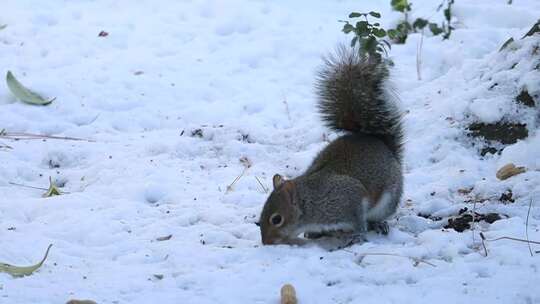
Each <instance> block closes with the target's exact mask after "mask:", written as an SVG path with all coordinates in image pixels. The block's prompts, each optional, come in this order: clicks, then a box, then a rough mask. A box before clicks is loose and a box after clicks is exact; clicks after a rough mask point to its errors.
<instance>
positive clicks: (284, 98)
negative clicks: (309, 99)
mask: <svg viewBox="0 0 540 304" xmlns="http://www.w3.org/2000/svg"><path fill="white" fill-rule="evenodd" d="M283 104H285V111H286V112H287V118H288V119H289V122H290V123H292V118H291V112H290V111H289V104H288V103H287V97H283Z"/></svg>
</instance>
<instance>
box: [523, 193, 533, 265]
mask: <svg viewBox="0 0 540 304" xmlns="http://www.w3.org/2000/svg"><path fill="white" fill-rule="evenodd" d="M531 207H532V198H531V200H530V201H529V210H527V220H525V237H526V238H527V246H528V247H529V252H530V253H531V256H533V252H532V249H531V241H529V214H531Z"/></svg>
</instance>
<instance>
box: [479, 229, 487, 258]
mask: <svg viewBox="0 0 540 304" xmlns="http://www.w3.org/2000/svg"><path fill="white" fill-rule="evenodd" d="M480 239H482V247H484V254H485V257H487V256H488V251H487V248H486V244H485V243H484V241H485V240H486V239H485V237H484V234H483V233H482V232H480Z"/></svg>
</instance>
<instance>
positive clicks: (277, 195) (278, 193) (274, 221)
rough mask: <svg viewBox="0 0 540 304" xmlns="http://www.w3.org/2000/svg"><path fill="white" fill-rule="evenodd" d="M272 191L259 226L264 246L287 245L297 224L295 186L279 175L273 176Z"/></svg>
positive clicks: (297, 213)
mask: <svg viewBox="0 0 540 304" xmlns="http://www.w3.org/2000/svg"><path fill="white" fill-rule="evenodd" d="M272 182H273V184H274V190H273V191H272V193H270V196H269V197H268V199H267V200H266V203H265V204H264V208H263V211H262V213H261V218H260V220H259V224H260V227H261V238H262V243H263V244H264V245H271V244H283V243H287V242H288V239H289V238H291V237H294V235H291V234H293V233H294V232H295V230H296V229H295V228H296V224H297V222H298V216H299V212H298V203H297V201H298V199H297V194H296V185H295V184H294V182H293V181H286V180H285V179H283V177H282V176H281V175H279V174H276V175H274V177H273V179H272Z"/></svg>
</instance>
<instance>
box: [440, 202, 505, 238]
mask: <svg viewBox="0 0 540 304" xmlns="http://www.w3.org/2000/svg"><path fill="white" fill-rule="evenodd" d="M467 211H468V209H467V208H463V209H461V210H460V211H459V215H458V216H456V217H453V218H449V219H448V224H447V225H446V226H444V228H446V229H454V230H455V231H457V232H463V231H465V230H468V229H471V223H472V222H473V215H472V214H471V213H468V212H467ZM500 219H502V217H501V215H500V214H498V213H478V212H475V213H474V221H475V222H480V221H484V222H487V223H489V224H493V223H494V222H495V221H498V220H500Z"/></svg>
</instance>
